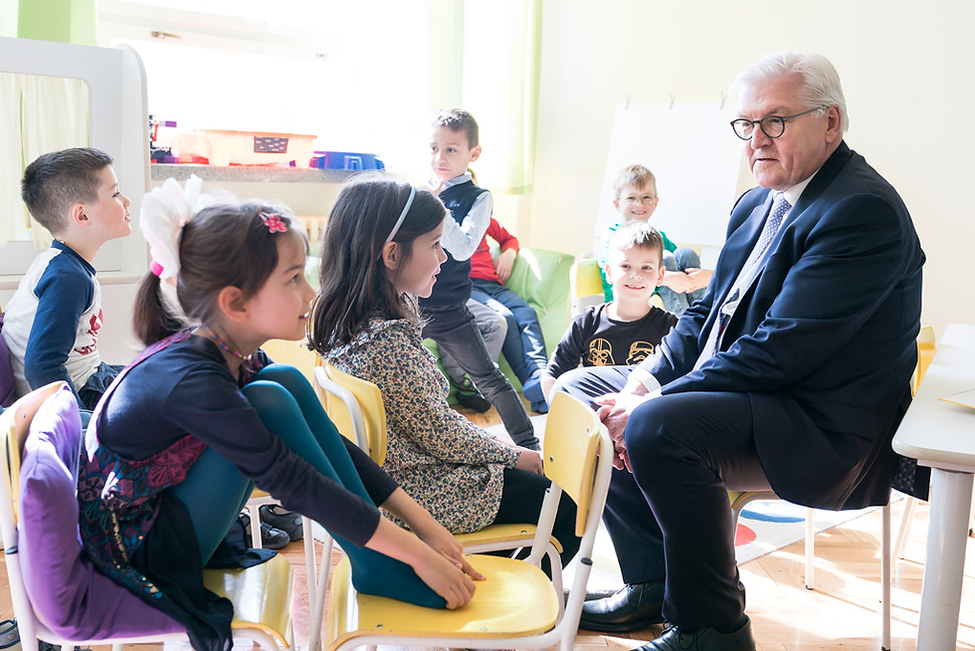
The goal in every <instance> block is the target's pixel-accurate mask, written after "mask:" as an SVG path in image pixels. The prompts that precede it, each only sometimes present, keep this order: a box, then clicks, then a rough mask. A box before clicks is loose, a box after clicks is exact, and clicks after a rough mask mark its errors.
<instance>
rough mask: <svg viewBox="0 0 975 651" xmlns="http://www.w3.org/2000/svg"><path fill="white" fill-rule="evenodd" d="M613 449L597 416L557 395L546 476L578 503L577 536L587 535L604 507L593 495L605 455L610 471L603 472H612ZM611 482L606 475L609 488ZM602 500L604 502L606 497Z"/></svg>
mask: <svg viewBox="0 0 975 651" xmlns="http://www.w3.org/2000/svg"><path fill="white" fill-rule="evenodd" d="M612 449H613V448H612V444H611V443H610V440H609V433H608V432H607V431H606V427H605V426H604V425H603V424H602V423H601V422H600V420H599V416H597V415H596V412H594V411H593V410H592V409H590V407H589V406H588V405H586V404H585V403H584V402H582V401H581V400H579V399H577V398H574V397H573V396H570V395H569V394H567V393H563V392H558V393H556V394H555V397H554V398H553V399H552V404H551V406H550V409H549V414H548V419H547V420H546V422H545V449H544V464H545V476H546V477H548V478H549V479H551V480H552V481H553V482H555V483H556V484H558V485H559V487H560V488H561V489H562V490H563V491H564V492H566V493H567V494H568V495H569V496H570V497H572V499H573V501H575V503H576V509H577V510H576V535H578V536H582V535H583V534H584V532H585V530H586V526H587V523H588V521H589V519H590V514H591V513H592V512H593V511H594V510H598V512H599V513H600V514H601V513H602V508H603V505H602V503H600V500H599V498H598V495H597V494H596V493H594V488H595V487H596V483H597V482H598V481H599V479H600V478H599V477H598V476H597V466H598V464H599V461H600V456H601V455H605V457H606V458H605V460H604V463H603V465H604V466H607V469H605V470H603V471H602V472H604V473H608V472H609V470H608V464H609V462H611V460H612ZM608 481H609V480H608V474H607V478H606V482H607V485H608ZM594 495H596V497H597V499H595V500H594V499H593V498H594ZM601 499H602V501H605V499H606V496H605V494H603V495H602V498H601Z"/></svg>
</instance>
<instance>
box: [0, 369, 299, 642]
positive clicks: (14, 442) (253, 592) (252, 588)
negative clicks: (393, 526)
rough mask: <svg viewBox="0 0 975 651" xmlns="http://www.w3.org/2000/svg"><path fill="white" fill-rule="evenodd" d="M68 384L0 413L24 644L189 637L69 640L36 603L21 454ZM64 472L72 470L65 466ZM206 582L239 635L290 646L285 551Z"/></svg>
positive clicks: (13, 579)
mask: <svg viewBox="0 0 975 651" xmlns="http://www.w3.org/2000/svg"><path fill="white" fill-rule="evenodd" d="M64 386H66V383H65V382H54V383H52V384H49V385H47V386H45V387H42V388H40V389H37V390H36V391H32V392H31V393H29V394H27V395H26V396H24V397H22V398H20V399H19V400H17V401H16V402H15V403H14V404H13V405H12V406H11V407H10V408H9V409H7V410H6V411H4V412H3V413H2V414H0V443H2V445H0V525H2V527H3V542H4V547H5V559H4V560H5V562H6V565H7V577H8V580H9V585H10V596H11V601H12V603H13V610H14V616H15V617H16V618H17V624H18V628H19V631H20V639H21V644H22V646H23V647H24V648H25V649H27V650H28V651H37V648H38V640H43V641H45V642H49V643H51V644H57V645H61V646H62V648H71V647H72V645H74V646H78V647H84V646H93V645H96V644H98V645H107V644H111V645H113V649H115V650H116V651H120V650H121V648H122V645H124V644H146V643H163V642H167V641H182V642H185V641H186V640H187V636H186V633H185V632H179V633H169V634H153V635H145V636H139V635H133V636H126V637H114V638H106V639H97V640H68V639H65V638H64V637H63V636H61V635H59V634H57V633H55V632H54V631H52V630H51V628H50V627H49V626H48V625H46V624H45V623H44V622H43V621H41V620H40V619H39V618H38V615H37V613H36V611H35V610H34V607H33V605H32V604H31V601H30V597H29V595H28V593H27V589H26V587H25V585H24V581H23V574H22V573H21V568H20V556H19V554H18V549H17V544H18V528H17V523H18V517H19V509H20V506H21V505H20V504H19V499H18V498H19V494H20V490H19V486H20V468H21V459H22V455H23V450H24V444H25V442H26V441H27V437H28V434H29V433H30V424H31V421H32V419H33V418H34V415H35V414H36V413H37V411H38V410H39V409H40V407H41V405H42V404H43V403H44V401H45V400H47V399H48V398H49V397H51V396H52V395H54V394H55V392H57V391H58V390H60V389H61V388H62V387H64ZM65 472H70V470H69V469H67V468H65ZM204 582H205V584H206V586H207V588H209V589H210V590H212V591H213V592H216V593H217V594H219V595H221V596H223V597H226V598H228V599H230V600H231V602H233V605H234V619H233V622H232V624H231V627H232V629H233V632H234V636H235V637H243V638H248V639H250V640H253V641H254V642H257V643H258V644H260V645H261V646H263V647H265V648H266V649H275V650H276V649H288V648H290V647H291V645H292V642H293V627H292V616H291V602H292V588H293V575H292V572H291V565H290V563H288V561H287V560H286V559H285V558H284V557H283V556H281V555H278V556H275V557H274V558H272V559H271V560H269V561H267V562H266V563H262V564H260V565H257V566H255V567H251V568H247V569H244V570H204ZM119 589H120V590H124V588H121V587H120V588H119Z"/></svg>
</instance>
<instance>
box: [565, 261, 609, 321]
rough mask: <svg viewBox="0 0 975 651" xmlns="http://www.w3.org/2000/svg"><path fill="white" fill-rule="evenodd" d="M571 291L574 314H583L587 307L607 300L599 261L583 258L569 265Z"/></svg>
mask: <svg viewBox="0 0 975 651" xmlns="http://www.w3.org/2000/svg"><path fill="white" fill-rule="evenodd" d="M569 293H570V296H571V297H572V316H576V315H578V314H582V313H583V312H584V311H585V309H586V308H587V307H590V306H592V305H601V304H602V303H604V302H605V301H606V299H605V295H604V294H603V280H602V276H600V275H599V261H598V260H596V259H595V258H581V259H579V260H576V261H575V262H573V263H572V266H571V267H569Z"/></svg>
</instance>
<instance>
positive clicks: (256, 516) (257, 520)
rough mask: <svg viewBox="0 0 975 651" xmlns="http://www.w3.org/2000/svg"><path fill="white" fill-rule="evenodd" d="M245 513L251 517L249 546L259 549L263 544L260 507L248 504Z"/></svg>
mask: <svg viewBox="0 0 975 651" xmlns="http://www.w3.org/2000/svg"><path fill="white" fill-rule="evenodd" d="M247 513H248V514H250V517H251V547H253V548H254V549H260V548H261V547H263V546H264V545H263V543H262V542H261V509H260V508H259V507H257V506H248V507H247Z"/></svg>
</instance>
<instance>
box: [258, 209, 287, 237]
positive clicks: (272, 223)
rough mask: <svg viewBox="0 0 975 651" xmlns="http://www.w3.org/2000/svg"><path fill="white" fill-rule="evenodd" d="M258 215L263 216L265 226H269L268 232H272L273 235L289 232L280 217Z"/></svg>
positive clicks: (263, 213) (264, 213) (264, 214)
mask: <svg viewBox="0 0 975 651" xmlns="http://www.w3.org/2000/svg"><path fill="white" fill-rule="evenodd" d="M258 215H260V216H261V219H262V220H263V221H264V225H265V226H267V230H269V231H271V233H283V232H285V231H286V230H288V227H287V225H285V223H284V220H283V219H281V216H280V215H269V214H267V213H266V212H262V213H258Z"/></svg>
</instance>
